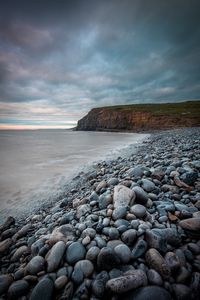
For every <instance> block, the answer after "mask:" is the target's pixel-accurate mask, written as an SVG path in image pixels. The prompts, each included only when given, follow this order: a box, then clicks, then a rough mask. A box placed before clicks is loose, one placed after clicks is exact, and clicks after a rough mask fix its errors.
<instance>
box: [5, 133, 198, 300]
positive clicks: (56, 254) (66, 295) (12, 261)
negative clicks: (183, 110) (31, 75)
mask: <svg viewBox="0 0 200 300" xmlns="http://www.w3.org/2000/svg"><path fill="white" fill-rule="evenodd" d="M199 146H200V129H199V128H187V129H176V130H169V131H161V132H156V133H155V132H154V133H152V134H151V135H150V136H147V137H146V139H144V140H143V141H141V143H140V144H139V143H138V144H137V145H134V146H131V143H130V145H129V148H128V149H126V150H125V148H124V150H122V151H121V153H120V152H118V155H113V157H109V159H104V160H98V161H96V162H95V163H93V164H92V165H91V166H90V168H87V169H85V170H81V171H80V172H79V173H77V175H76V176H73V179H72V180H71V181H70V183H68V182H66V189H65V190H64V191H63V193H61V194H60V195H59V197H58V198H57V199H56V201H52V202H51V201H50V202H47V203H45V204H44V205H41V206H40V207H37V208H35V210H34V213H33V214H31V213H30V214H29V215H28V216H26V217H24V218H14V217H13V216H10V217H9V218H8V219H7V220H6V221H5V222H4V223H3V224H2V225H0V234H1V240H0V260H1V261H0V265H1V267H0V268H1V269H0V274H1V275H0V296H1V298H2V299H18V298H20V299H32V300H36V299H37V300H38V299H60V300H64V299H73V300H75V299H91V300H95V299H96V300H97V299H104V300H105V299H112V300H117V299H125V300H126V299H127V300H128V299H134V300H141V299H147V295H151V297H152V298H155V297H158V296H159V297H160V299H164V300H168V299H192V300H193V299H194V300H195V299H198V298H199V297H200V292H199V291H200V177H199V170H200V147H199Z"/></svg>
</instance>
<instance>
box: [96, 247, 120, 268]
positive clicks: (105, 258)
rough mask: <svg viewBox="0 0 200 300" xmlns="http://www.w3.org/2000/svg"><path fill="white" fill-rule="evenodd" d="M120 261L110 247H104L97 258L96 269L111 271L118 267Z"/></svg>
mask: <svg viewBox="0 0 200 300" xmlns="http://www.w3.org/2000/svg"><path fill="white" fill-rule="evenodd" d="M119 263H120V259H119V257H118V255H117V254H116V253H115V252H114V249H112V248H110V247H104V248H102V249H101V250H100V252H99V254H98V257H97V268H98V269H99V270H108V271H109V270H111V269H113V268H114V267H116V266H118V265H119Z"/></svg>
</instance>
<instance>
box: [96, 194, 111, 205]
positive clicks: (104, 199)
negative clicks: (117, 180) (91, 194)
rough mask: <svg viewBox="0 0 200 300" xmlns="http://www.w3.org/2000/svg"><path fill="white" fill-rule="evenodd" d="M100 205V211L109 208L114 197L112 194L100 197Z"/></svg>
mask: <svg viewBox="0 0 200 300" xmlns="http://www.w3.org/2000/svg"><path fill="white" fill-rule="evenodd" d="M98 203H99V208H100V209H105V208H107V206H108V205H109V204H111V203H112V196H111V194H106V193H104V194H102V195H101V196H100V197H99V200H98Z"/></svg>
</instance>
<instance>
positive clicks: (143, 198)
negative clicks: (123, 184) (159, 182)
mask: <svg viewBox="0 0 200 300" xmlns="http://www.w3.org/2000/svg"><path fill="white" fill-rule="evenodd" d="M132 190H133V191H134V192H135V195H136V199H135V202H137V203H139V204H142V205H146V204H147V201H148V194H147V193H146V192H145V191H144V190H143V189H142V188H141V187H140V186H135V187H133V188H132Z"/></svg>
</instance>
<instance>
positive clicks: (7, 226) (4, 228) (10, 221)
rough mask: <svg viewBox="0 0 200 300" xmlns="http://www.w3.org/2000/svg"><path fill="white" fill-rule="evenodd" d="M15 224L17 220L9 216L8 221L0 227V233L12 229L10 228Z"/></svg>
mask: <svg viewBox="0 0 200 300" xmlns="http://www.w3.org/2000/svg"><path fill="white" fill-rule="evenodd" d="M14 224H15V219H14V218H13V217H11V216H9V217H8V218H7V219H6V221H5V222H4V223H3V224H1V225H0V233H1V232H3V231H5V230H6V229H8V228H10V226H12V225H14Z"/></svg>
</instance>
